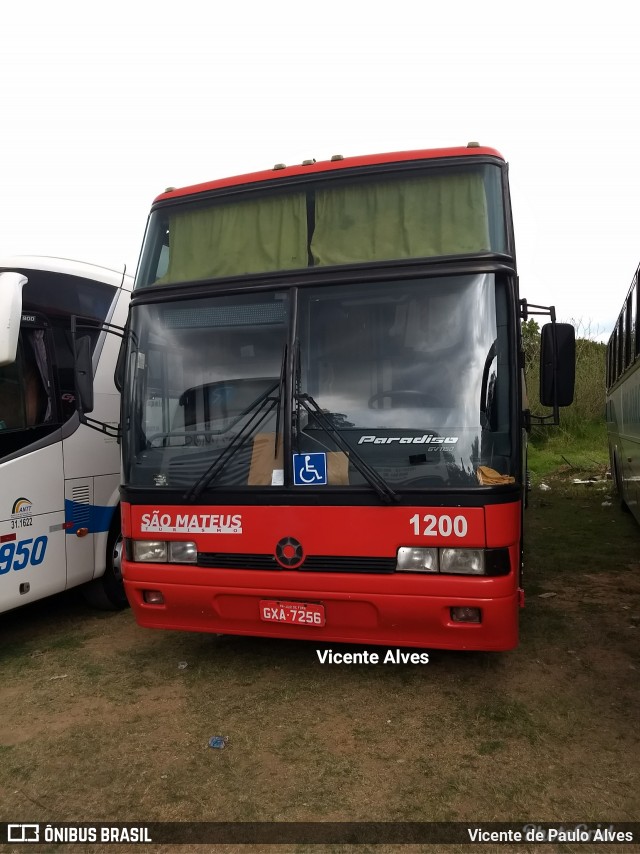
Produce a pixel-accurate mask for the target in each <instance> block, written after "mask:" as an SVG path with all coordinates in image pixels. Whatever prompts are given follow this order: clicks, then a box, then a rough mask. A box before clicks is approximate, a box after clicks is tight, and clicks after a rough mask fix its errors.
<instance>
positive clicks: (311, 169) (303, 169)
mask: <svg viewBox="0 0 640 854" xmlns="http://www.w3.org/2000/svg"><path fill="white" fill-rule="evenodd" d="M481 155H482V156H485V157H487V156H489V157H498V158H499V159H500V160H504V157H503V156H502V155H501V154H500V152H498V151H496V150H495V148H485V147H483V146H481V145H478V143H469V144H468V145H466V146H459V147H456V148H427V149H422V150H415V151H394V152H391V153H389V154H366V155H361V156H358V157H342V156H341V155H335V156H334V157H333V158H332V159H331V160H320V161H317V162H316V161H313V160H309V161H305V162H304V163H302V164H300V165H296V166H284V165H283V164H277V165H276V166H274V167H273V168H272V169H265V170H264V171H262V172H250V173H248V174H246V175H238V176H236V177H232V178H219V179H218V180H215V181H207V182H205V183H203V184H193V185H191V186H189V187H180V188H173V187H171V188H169V189H167V190H165V192H164V193H161V194H160V195H159V196H157V197H156V198H155V199H154V204H155V203H156V202H161V201H168V200H170V199H177V198H180V197H181V196H190V195H194V194H197V193H205V192H208V191H210V190H218V189H223V188H225V187H234V186H237V185H239V184H254V183H262V182H266V181H277V180H279V179H280V178H284V177H287V178H289V177H292V176H297V175H313V174H315V173H318V172H333V171H335V172H337V171H339V170H340V169H352V168H354V167H359V166H382V165H384V164H387V163H401V162H404V161H415V160H435V159H444V158H449V157H477V156H481Z"/></svg>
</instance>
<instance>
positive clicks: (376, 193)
mask: <svg viewBox="0 0 640 854" xmlns="http://www.w3.org/2000/svg"><path fill="white" fill-rule="evenodd" d="M315 219H316V224H315V231H314V233H313V237H312V241H311V252H312V255H313V259H314V263H315V264H316V265H319V266H327V265H333V264H350V263H353V262H356V261H383V260H385V259H396V258H421V257H429V256H434V255H456V254H463V253H467V252H482V251H486V250H488V249H489V248H490V241H489V228H488V215H487V200H486V194H485V189H484V182H483V179H482V176H481V175H479V174H478V173H471V172H469V173H457V174H449V175H437V176H432V177H420V178H415V179H402V180H387V181H378V182H376V183H370V184H352V185H351V186H343V187H337V188H335V189H333V188H332V189H327V190H317V191H316V208H315Z"/></svg>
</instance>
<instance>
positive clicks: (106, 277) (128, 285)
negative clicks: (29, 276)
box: [0, 255, 133, 291]
mask: <svg viewBox="0 0 640 854" xmlns="http://www.w3.org/2000/svg"><path fill="white" fill-rule="evenodd" d="M0 270H44V271H45V272H50V273H65V274H66V275H67V276H79V277H81V278H83V279H94V280H95V281H97V282H104V283H105V284H107V285H114V286H115V287H118V288H120V287H121V288H123V289H124V290H126V291H130V290H132V288H133V276H130V275H129V274H128V273H126V272H125V270H126V268H125V266H124V265H123V267H122V269H121V270H114V269H112V268H110V267H102V266H100V265H98V264H89V263H86V262H84V261H74V260H72V259H70V258H55V257H52V256H48V255H11V256H8V257H0Z"/></svg>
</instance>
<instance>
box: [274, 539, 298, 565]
mask: <svg viewBox="0 0 640 854" xmlns="http://www.w3.org/2000/svg"><path fill="white" fill-rule="evenodd" d="M275 557H276V560H277V561H278V563H279V564H280V566H282V567H284V569H297V568H298V567H299V566H301V565H302V563H303V562H304V551H303V550H302V545H301V543H299V542H298V540H296V539H295V538H294V537H283V538H282V539H281V540H280V542H279V543H278V544H277V546H276V553H275Z"/></svg>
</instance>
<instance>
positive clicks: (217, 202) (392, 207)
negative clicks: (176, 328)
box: [136, 163, 507, 288]
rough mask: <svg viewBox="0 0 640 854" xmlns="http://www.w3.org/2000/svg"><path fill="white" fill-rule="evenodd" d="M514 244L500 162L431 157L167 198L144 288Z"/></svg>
mask: <svg viewBox="0 0 640 854" xmlns="http://www.w3.org/2000/svg"><path fill="white" fill-rule="evenodd" d="M506 251H507V237H506V225H505V210H504V203H503V189H502V176H501V170H500V166H499V165H498V164H487V163H485V164H480V163H477V164H471V165H468V164H467V165H461V164H449V165H447V166H443V165H442V164H441V163H440V164H437V165H434V164H429V165H426V166H425V165H424V164H423V165H421V167H420V168H419V169H416V168H413V169H411V170H407V168H406V167H404V168H403V169H402V170H400V171H394V172H393V173H391V174H383V175H381V174H379V173H378V174H376V175H375V176H371V175H367V176H364V177H363V176H359V177H357V178H348V177H345V176H344V175H341V176H340V177H339V178H333V179H330V178H327V177H326V176H325V177H324V178H323V177H315V178H313V179H310V178H306V179H305V181H304V182H303V183H301V184H300V185H299V186H298V185H296V187H294V188H287V189H283V188H280V189H279V190H278V191H277V192H276V191H274V190H273V189H270V188H269V187H266V188H264V189H262V190H261V191H260V192H258V193H256V192H255V191H254V192H251V193H249V194H247V191H246V188H243V187H241V188H240V190H237V189H236V191H235V192H227V193H226V194H223V195H220V194H218V195H216V196H215V198H205V199H203V200H200V201H197V202H192V203H190V204H189V205H185V204H184V201H183V200H181V202H180V203H179V204H176V203H173V204H167V203H164V204H163V205H162V206H161V207H158V208H157V209H156V210H155V211H154V212H153V213H152V214H151V217H150V220H149V229H148V233H147V237H146V239H145V244H144V248H143V253H142V258H141V264H140V271H139V275H138V276H137V278H136V288H141V287H148V286H151V285H170V284H176V283H181V282H192V281H199V280H211V279H218V278H225V277H230V276H241V275H251V274H262V273H266V272H278V271H284V270H295V269H302V268H308V267H320V268H326V267H333V266H340V265H345V264H355V263H363V262H364V263H374V262H380V261H387V260H399V259H416V258H434V257H450V256H455V255H470V254H473V255H478V254H481V253H488V252H491V253H504V252H506Z"/></svg>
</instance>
